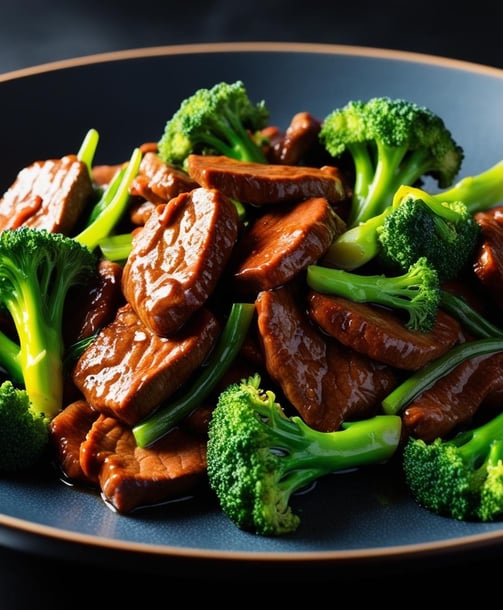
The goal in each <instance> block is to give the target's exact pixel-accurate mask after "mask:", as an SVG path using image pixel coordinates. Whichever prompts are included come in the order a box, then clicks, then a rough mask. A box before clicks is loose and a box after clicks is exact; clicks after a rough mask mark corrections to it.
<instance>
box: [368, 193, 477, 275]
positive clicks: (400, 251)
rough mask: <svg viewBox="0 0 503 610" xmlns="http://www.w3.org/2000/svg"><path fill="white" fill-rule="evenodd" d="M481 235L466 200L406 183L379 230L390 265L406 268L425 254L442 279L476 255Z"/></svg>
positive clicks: (381, 251) (386, 263) (381, 252)
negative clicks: (449, 198)
mask: <svg viewBox="0 0 503 610" xmlns="http://www.w3.org/2000/svg"><path fill="white" fill-rule="evenodd" d="M479 235H480V227H479V225H478V224H477V223H476V222H475V219H474V217H473V215H472V214H471V213H470V212H469V210H468V208H467V207H466V205H465V204H464V203H463V202H461V201H452V202H442V201H441V200H439V198H438V197H435V196H432V195H429V194H428V193H427V192H425V191H423V190H421V189H417V188H413V187H407V186H404V187H400V188H399V189H398V191H397V192H396V195H395V199H394V202H393V206H392V211H391V212H390V213H389V214H388V215H387V216H386V218H385V219H384V222H383V224H382V227H381V228H380V229H379V230H378V235H377V237H378V240H379V242H380V245H381V250H380V253H379V257H380V258H381V259H382V261H383V263H384V264H385V265H386V266H388V267H391V268H395V269H397V270H398V271H403V270H405V269H407V268H408V267H410V265H412V264H413V263H414V261H416V260H417V259H418V258H420V257H421V256H425V257H426V258H427V259H428V261H429V262H430V264H431V265H433V267H435V269H436V270H437V272H438V275H439V277H440V280H441V281H443V280H448V279H453V278H455V277H457V276H458V274H459V273H460V271H462V269H463V268H464V267H465V266H466V264H467V263H468V261H469V260H470V258H471V256H472V255H473V253H474V251H475V247H476V245H477V242H478V238H479Z"/></svg>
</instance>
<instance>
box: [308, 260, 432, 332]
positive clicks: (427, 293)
mask: <svg viewBox="0 0 503 610" xmlns="http://www.w3.org/2000/svg"><path fill="white" fill-rule="evenodd" d="M306 279H307V284H308V286H309V287H310V288H312V289H313V290H316V291H318V292H321V293H323V294H332V295H339V296H342V297H345V298H346V299H349V300H351V301H355V302H358V303H366V302H370V303H376V304H379V305H385V306H387V307H391V308H392V309H399V310H404V311H405V312H406V313H407V314H408V320H407V321H406V323H405V326H406V327H407V328H409V329H411V330H415V331H419V332H429V331H430V330H431V329H432V328H433V326H434V324H435V321H436V317H437V311H438V307H439V303H440V283H439V278H438V274H437V272H436V271H435V269H434V268H433V267H432V266H431V265H430V264H429V263H428V261H427V260H426V258H420V259H418V260H417V261H416V262H415V263H414V264H413V265H411V266H410V267H409V269H408V270H407V271H406V272H405V273H403V274H402V275H398V276H387V275H383V274H380V275H361V274H357V273H352V272H350V271H346V270H344V269H330V268H328V267H323V266H320V265H309V266H308V267H307V274H306Z"/></svg>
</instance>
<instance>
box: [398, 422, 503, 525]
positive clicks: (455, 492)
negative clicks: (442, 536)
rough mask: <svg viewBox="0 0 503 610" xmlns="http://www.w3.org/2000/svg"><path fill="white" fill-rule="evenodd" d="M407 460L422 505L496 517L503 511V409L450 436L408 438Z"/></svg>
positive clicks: (470, 516)
mask: <svg viewBox="0 0 503 610" xmlns="http://www.w3.org/2000/svg"><path fill="white" fill-rule="evenodd" d="M402 464H403V472H404V476H405V482H406V484H407V486H408V489H409V490H410V492H411V493H412V495H413V496H414V498H415V500H416V501H417V502H418V503H419V504H420V505H421V506H422V507H423V508H426V509H428V510H430V511H432V512H435V513H437V514H440V515H445V516H448V517H453V518H455V519H459V520H479V521H492V520H493V519H495V518H496V517H497V516H499V515H501V514H502V513H503V413H500V414H499V415H497V416H495V417H494V418H493V419H490V420H488V421H486V422H485V423H483V424H481V425H479V426H477V427H474V428H471V429H467V430H464V431H463V432H460V433H458V434H457V435H456V436H454V437H453V438H451V439H442V438H436V439H435V440H434V441H433V442H431V443H426V442H425V441H423V440H422V439H417V438H413V437H409V439H408V440H407V443H406V444H405V447H404V449H403V461H402Z"/></svg>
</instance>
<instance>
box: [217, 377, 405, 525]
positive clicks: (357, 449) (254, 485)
mask: <svg viewBox="0 0 503 610" xmlns="http://www.w3.org/2000/svg"><path fill="white" fill-rule="evenodd" d="M260 383H261V378H260V376H259V375H258V374H256V375H254V376H252V377H249V378H248V379H247V380H244V379H243V380H242V381H241V382H239V383H235V384H232V385H230V386H228V387H227V388H226V389H225V390H224V391H223V392H222V393H221V394H220V396H219V398H218V402H217V405H216V407H215V408H214V410H213V413H212V416H211V420H210V423H209V438H208V445H207V447H208V450H207V460H208V477H209V483H210V487H211V489H212V490H213V491H214V492H215V494H216V496H217V498H218V500H219V503H220V506H221V508H222V510H223V511H224V513H225V514H226V515H227V516H228V517H229V518H230V519H231V521H232V522H233V523H234V524H235V525H237V526H238V527H239V528H241V529H243V530H248V531H251V532H253V533H256V534H259V535H263V536H276V535H283V534H288V533H291V532H294V531H295V530H296V529H297V528H298V526H299V525H300V517H299V516H298V515H297V514H296V513H294V511H293V510H292V507H291V505H290V498H291V496H292V495H293V494H294V493H295V492H296V491H298V490H300V489H301V488H304V487H306V486H307V485H309V484H310V483H312V482H314V481H315V480H316V479H318V478H320V477H322V476H323V475H326V474H328V473H331V472H337V471H341V470H345V469H351V468H355V467H360V466H364V465H369V464H377V463H383V462H386V461H387V460H388V459H389V458H391V456H392V455H393V454H394V453H395V451H396V449H397V446H398V444H399V440H400V432H401V419H400V417H398V416H386V415H377V416H375V417H373V418H369V419H367V420H361V421H356V422H352V423H347V424H345V425H344V426H343V428H342V429H340V430H337V431H335V432H320V431H317V430H314V429H313V428H310V427H309V426H307V425H306V424H305V423H304V422H303V421H302V419H301V418H300V417H298V416H293V417H286V415H285V414H284V411H283V409H282V408H281V406H280V404H279V403H277V402H276V398H275V395H274V393H273V392H271V391H265V390H263V389H261V388H260Z"/></svg>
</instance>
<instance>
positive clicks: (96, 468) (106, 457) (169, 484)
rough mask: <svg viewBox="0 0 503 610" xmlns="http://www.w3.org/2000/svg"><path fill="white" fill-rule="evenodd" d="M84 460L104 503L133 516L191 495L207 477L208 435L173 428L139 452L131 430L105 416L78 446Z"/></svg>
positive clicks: (84, 468) (84, 467) (87, 473)
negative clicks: (144, 508)
mask: <svg viewBox="0 0 503 610" xmlns="http://www.w3.org/2000/svg"><path fill="white" fill-rule="evenodd" d="M80 462H81V467H82V470H83V472H84V473H85V474H86V475H87V476H88V477H89V478H90V479H97V480H98V481H99V486H100V488H101V491H102V497H103V499H104V500H105V501H106V502H107V503H109V504H110V505H111V506H112V507H113V508H115V509H116V510H117V511H118V512H120V513H130V512H132V511H133V510H135V509H137V508H141V507H146V506H152V505H155V504H160V503H165V502H168V501H171V500H175V499H180V498H183V497H186V496H188V495H191V494H192V493H193V492H194V490H195V489H196V486H197V484H199V483H200V482H201V481H202V480H204V478H205V476H206V437H204V436H199V435H196V434H189V433H187V432H186V431H183V430H181V429H174V430H172V431H171V432H170V433H169V434H167V435H166V436H164V437H163V438H161V439H160V440H158V441H157V442H156V443H155V444H153V445H152V446H151V447H147V448H141V447H138V446H137V445H136V442H135V438H134V436H133V433H132V431H131V429H130V428H129V427H127V426H124V425H123V424H121V423H120V422H119V421H117V420H116V419H115V418H113V417H107V416H106V415H103V414H102V415H100V416H99V417H98V419H96V421H95V422H94V423H93V424H92V426H91V429H90V430H89V432H88V433H87V436H86V439H85V440H84V441H83V442H82V443H81V445H80Z"/></svg>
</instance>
